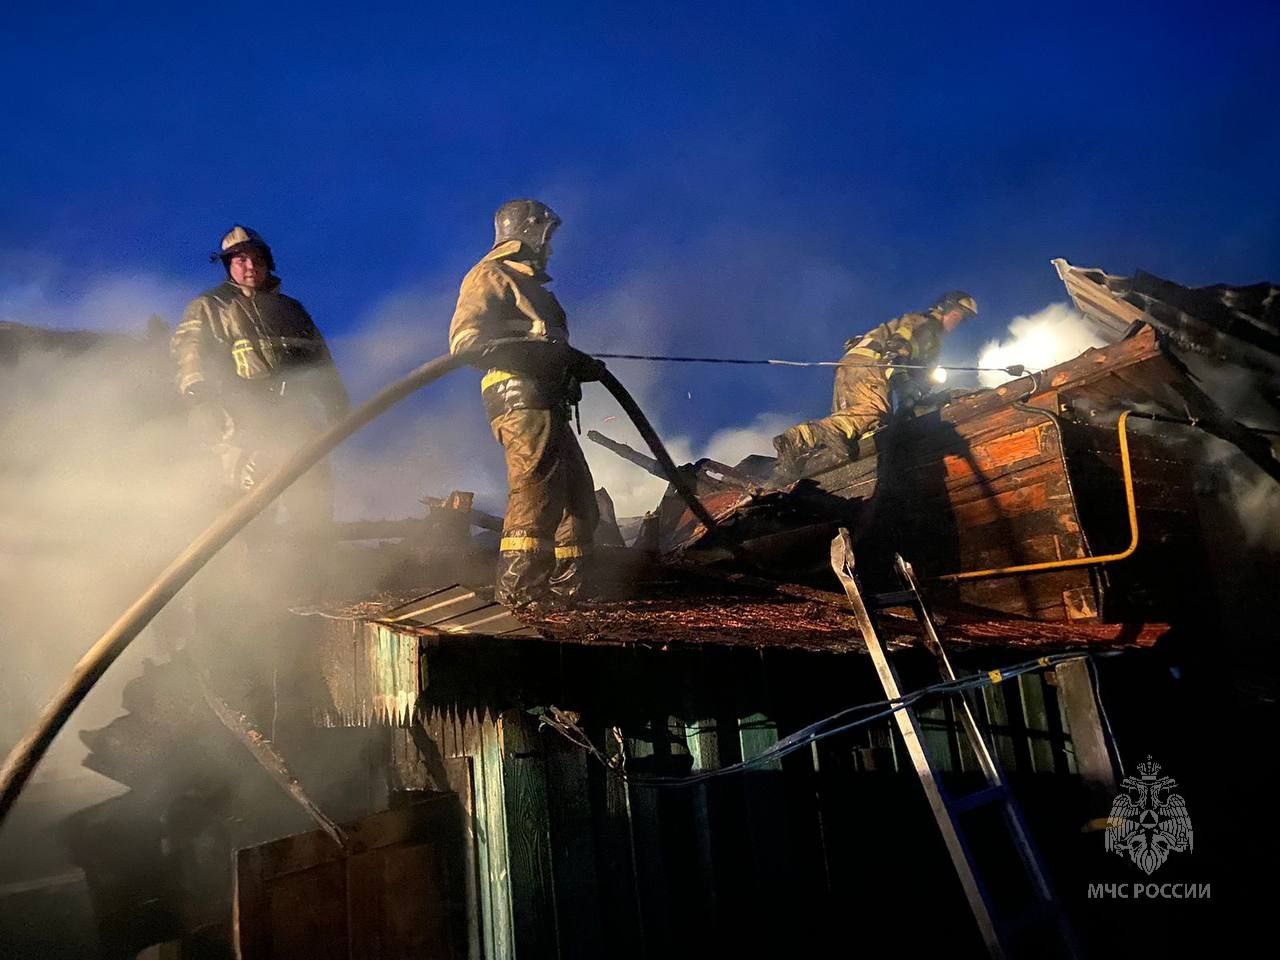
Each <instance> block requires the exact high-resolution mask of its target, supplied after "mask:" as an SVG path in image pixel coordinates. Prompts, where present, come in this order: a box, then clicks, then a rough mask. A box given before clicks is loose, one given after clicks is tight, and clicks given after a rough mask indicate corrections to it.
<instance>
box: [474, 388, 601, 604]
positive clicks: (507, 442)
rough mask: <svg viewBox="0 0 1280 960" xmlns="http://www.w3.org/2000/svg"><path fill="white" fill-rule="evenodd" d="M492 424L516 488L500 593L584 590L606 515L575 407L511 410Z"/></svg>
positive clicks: (513, 598)
mask: <svg viewBox="0 0 1280 960" xmlns="http://www.w3.org/2000/svg"><path fill="white" fill-rule="evenodd" d="M490 428H491V429H492V430H493V435H494V437H495V438H496V439H497V441H498V442H499V443H500V444H502V451H503V454H504V455H505V456H506V461H507V488H508V491H509V493H508V498H507V515H506V519H505V520H504V522H503V527H502V544H501V547H500V557H499V565H498V578H497V581H498V582H497V599H498V600H499V602H502V603H524V602H528V601H531V600H537V599H539V598H540V597H542V596H544V595H545V594H546V592H547V591H548V590H550V591H551V592H553V593H556V594H559V595H560V596H563V597H573V596H576V595H578V594H579V592H580V591H581V590H582V580H583V573H584V569H585V563H586V558H587V557H588V556H589V554H590V553H591V545H592V541H593V538H594V535H595V529H596V525H597V523H598V522H599V519H600V514H599V509H598V508H597V506H596V497H595V484H594V482H593V480H592V478H591V470H590V468H589V467H588V466H587V461H586V459H585V458H584V457H583V455H582V448H581V447H579V446H578V439H577V437H575V436H574V435H573V431H572V429H570V426H569V415H568V409H567V408H566V407H560V408H557V409H553V410H511V411H509V412H507V413H504V414H501V415H500V416H498V417H496V418H494V420H493V421H491V423H490Z"/></svg>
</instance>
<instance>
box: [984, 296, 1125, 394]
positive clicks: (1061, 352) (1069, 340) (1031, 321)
mask: <svg viewBox="0 0 1280 960" xmlns="http://www.w3.org/2000/svg"><path fill="white" fill-rule="evenodd" d="M1103 343H1104V341H1103V340H1101V339H1100V338H1099V337H1098V335H1097V334H1096V333H1095V332H1094V330H1093V328H1092V327H1090V325H1089V323H1088V321H1086V320H1085V319H1084V317H1082V316H1080V314H1078V313H1076V312H1075V311H1074V310H1072V309H1071V307H1069V306H1067V305H1066V304H1065V303H1051V304H1049V305H1048V306H1047V307H1044V308H1043V309H1041V310H1037V311H1036V312H1035V313H1032V314H1029V315H1027V316H1020V317H1014V318H1013V319H1012V320H1010V321H1009V335H1008V336H1007V337H1005V338H1004V339H1002V340H992V341H990V342H989V343H987V345H986V346H985V347H983V348H982V350H981V351H980V353H979V354H978V364H977V365H978V366H980V367H1007V366H1010V365H1011V364H1015V363H1016V364H1021V365H1022V366H1024V367H1026V368H1027V369H1028V370H1043V369H1044V368H1045V367H1051V366H1053V365H1054V364H1055V363H1062V362H1063V361H1064V360H1070V359H1071V358H1072V357H1074V356H1077V355H1078V354H1080V353H1082V352H1083V351H1085V350H1087V349H1088V348H1089V347H1100V346H1102V345H1103ZM979 379H980V381H981V383H982V385H983V386H984V387H998V386H999V385H1000V384H1002V383H1004V382H1005V381H1006V380H1009V379H1011V377H1010V375H1009V374H1006V373H1000V372H995V373H982V374H979Z"/></svg>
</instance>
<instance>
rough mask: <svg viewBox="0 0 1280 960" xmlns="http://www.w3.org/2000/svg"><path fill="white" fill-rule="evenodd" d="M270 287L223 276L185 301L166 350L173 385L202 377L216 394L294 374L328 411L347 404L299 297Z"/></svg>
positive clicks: (339, 411)
mask: <svg viewBox="0 0 1280 960" xmlns="http://www.w3.org/2000/svg"><path fill="white" fill-rule="evenodd" d="M279 288H280V281H279V279H278V278H275V277H273V278H272V283H271V285H270V286H269V287H267V288H264V289H259V290H251V289H247V288H243V287H240V286H238V285H237V284H235V283H233V282H231V281H230V280H227V281H226V282H225V283H221V284H219V285H218V286H216V287H214V288H213V289H212V290H208V291H206V292H205V293H203V294H201V295H200V296H198V297H196V298H195V299H194V300H192V301H191V303H190V304H188V305H187V309H186V311H185V312H184V313H183V315H182V320H181V322H180V323H179V324H178V329H177V330H176V331H174V334H173V341H172V344H171V350H172V353H173V357H174V359H175V360H176V361H177V364H178V389H179V391H181V392H182V393H184V394H185V393H187V392H188V391H189V390H191V389H192V388H193V387H196V386H197V385H204V386H205V387H206V389H209V390H210V392H212V393H215V394H224V393H227V392H229V391H230V390H232V389H233V388H234V387H236V386H243V385H246V384H248V383H254V382H256V383H259V384H261V385H262V386H264V387H268V386H278V385H279V383H280V382H281V381H283V380H286V379H288V380H290V381H293V380H295V379H296V380H299V381H301V382H299V383H297V384H296V385H294V384H292V383H291V385H290V388H291V389H297V388H298V387H302V388H304V389H306V390H307V391H308V392H310V393H311V394H312V395H314V396H315V397H316V398H317V399H318V400H319V401H320V402H321V403H322V404H323V406H324V408H325V411H326V413H327V414H328V416H329V418H330V419H337V418H338V417H341V416H344V415H345V414H346V412H347V407H348V405H349V400H348V397H347V391H346V389H345V388H344V387H343V385H342V381H341V379H339V377H338V372H337V369H336V368H335V367H334V364H333V357H332V355H331V354H330V353H329V346H328V344H326V343H325V340H324V337H323V336H322V335H321V333H320V330H319V329H318V328H317V327H316V325H315V322H314V321H313V320H312V319H311V316H310V315H309V314H308V313H307V311H306V310H305V309H304V308H303V306H302V304H301V303H299V302H298V301H297V300H295V299H293V298H292V297H289V296H285V295H284V294H283V293H281V292H280V289H279Z"/></svg>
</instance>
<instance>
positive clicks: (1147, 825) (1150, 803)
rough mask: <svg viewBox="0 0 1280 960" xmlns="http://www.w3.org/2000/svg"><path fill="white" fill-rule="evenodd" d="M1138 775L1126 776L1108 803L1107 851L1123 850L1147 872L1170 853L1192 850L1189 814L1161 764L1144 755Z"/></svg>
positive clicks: (1161, 864) (1176, 785)
mask: <svg viewBox="0 0 1280 960" xmlns="http://www.w3.org/2000/svg"><path fill="white" fill-rule="evenodd" d="M1138 774H1139V776H1137V777H1125V778H1124V781H1123V782H1122V783H1121V784H1120V786H1121V787H1123V788H1124V792H1122V793H1121V794H1120V795H1119V796H1117V797H1116V798H1115V800H1114V801H1113V802H1112V804H1111V816H1110V817H1109V819H1108V825H1107V839H1106V842H1107V851H1108V852H1110V853H1114V854H1115V855H1116V856H1118V857H1123V856H1125V855H1126V854H1127V855H1128V856H1129V859H1130V860H1132V861H1133V862H1134V863H1135V864H1136V865H1137V867H1138V869H1139V870H1141V871H1142V872H1143V873H1145V874H1146V875H1147V876H1151V874H1153V873H1155V871H1156V870H1157V869H1159V868H1160V867H1161V866H1163V865H1164V862H1165V861H1166V860H1168V859H1169V854H1171V853H1186V852H1188V851H1190V850H1191V816H1190V814H1188V813H1187V801H1186V800H1184V799H1183V798H1182V796H1181V795H1180V794H1178V793H1175V792H1174V791H1175V790H1177V789H1178V784H1177V782H1176V781H1175V780H1174V779H1173V778H1172V777H1162V776H1160V775H1159V774H1160V764H1158V763H1156V762H1155V761H1153V760H1152V759H1151V757H1150V756H1148V757H1147V759H1146V760H1144V761H1143V762H1142V763H1140V764H1138Z"/></svg>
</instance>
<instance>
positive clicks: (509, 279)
mask: <svg viewBox="0 0 1280 960" xmlns="http://www.w3.org/2000/svg"><path fill="white" fill-rule="evenodd" d="M550 280H551V278H550V277H549V276H548V275H547V274H546V273H545V272H544V271H543V270H541V269H539V268H538V267H537V266H536V265H535V264H534V263H532V262H531V258H530V257H529V254H528V251H527V250H526V249H525V245H524V244H523V243H521V242H520V241H519V240H507V241H505V242H503V243H500V244H498V245H497V246H495V247H494V248H493V249H492V250H490V251H489V252H488V253H487V254H486V255H485V256H484V258H483V259H482V260H481V261H480V262H479V263H477V264H476V265H475V266H474V267H472V268H471V269H470V270H469V271H468V272H467V275H466V276H465V277H463V279H462V288H461V290H460V291H459V293H458V306H457V309H455V310H454V314H453V322H452V323H451V324H450V325H449V352H450V353H452V354H459V353H464V352H466V351H469V350H476V349H481V348H484V347H486V346H489V345H490V344H492V343H494V341H498V340H508V339H531V340H548V341H558V342H560V343H564V344H567V343H568V341H569V326H568V322H567V321H566V319H565V314H564V308H563V307H561V306H560V301H559V300H557V299H556V295H555V294H554V293H552V292H551V291H550V290H548V289H547V288H546V284H547V283H549V282H550ZM480 390H481V395H482V397H483V398H484V409H485V414H486V415H487V416H488V418H489V419H490V420H495V419H497V418H498V417H499V416H501V415H502V414H504V413H510V412H511V411H512V410H551V409H555V408H557V407H561V406H567V405H568V404H570V403H573V402H575V401H576V400H578V399H579V397H580V396H581V394H580V391H579V389H578V386H577V384H576V383H575V382H574V380H573V378H572V377H571V376H570V374H569V372H568V370H567V369H566V366H565V365H564V364H549V365H546V366H545V367H544V368H542V369H538V368H537V367H536V366H522V367H521V369H519V370H515V369H505V368H504V367H502V366H494V367H490V368H489V369H488V370H486V371H485V374H484V378H483V379H482V380H481V381H480Z"/></svg>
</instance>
